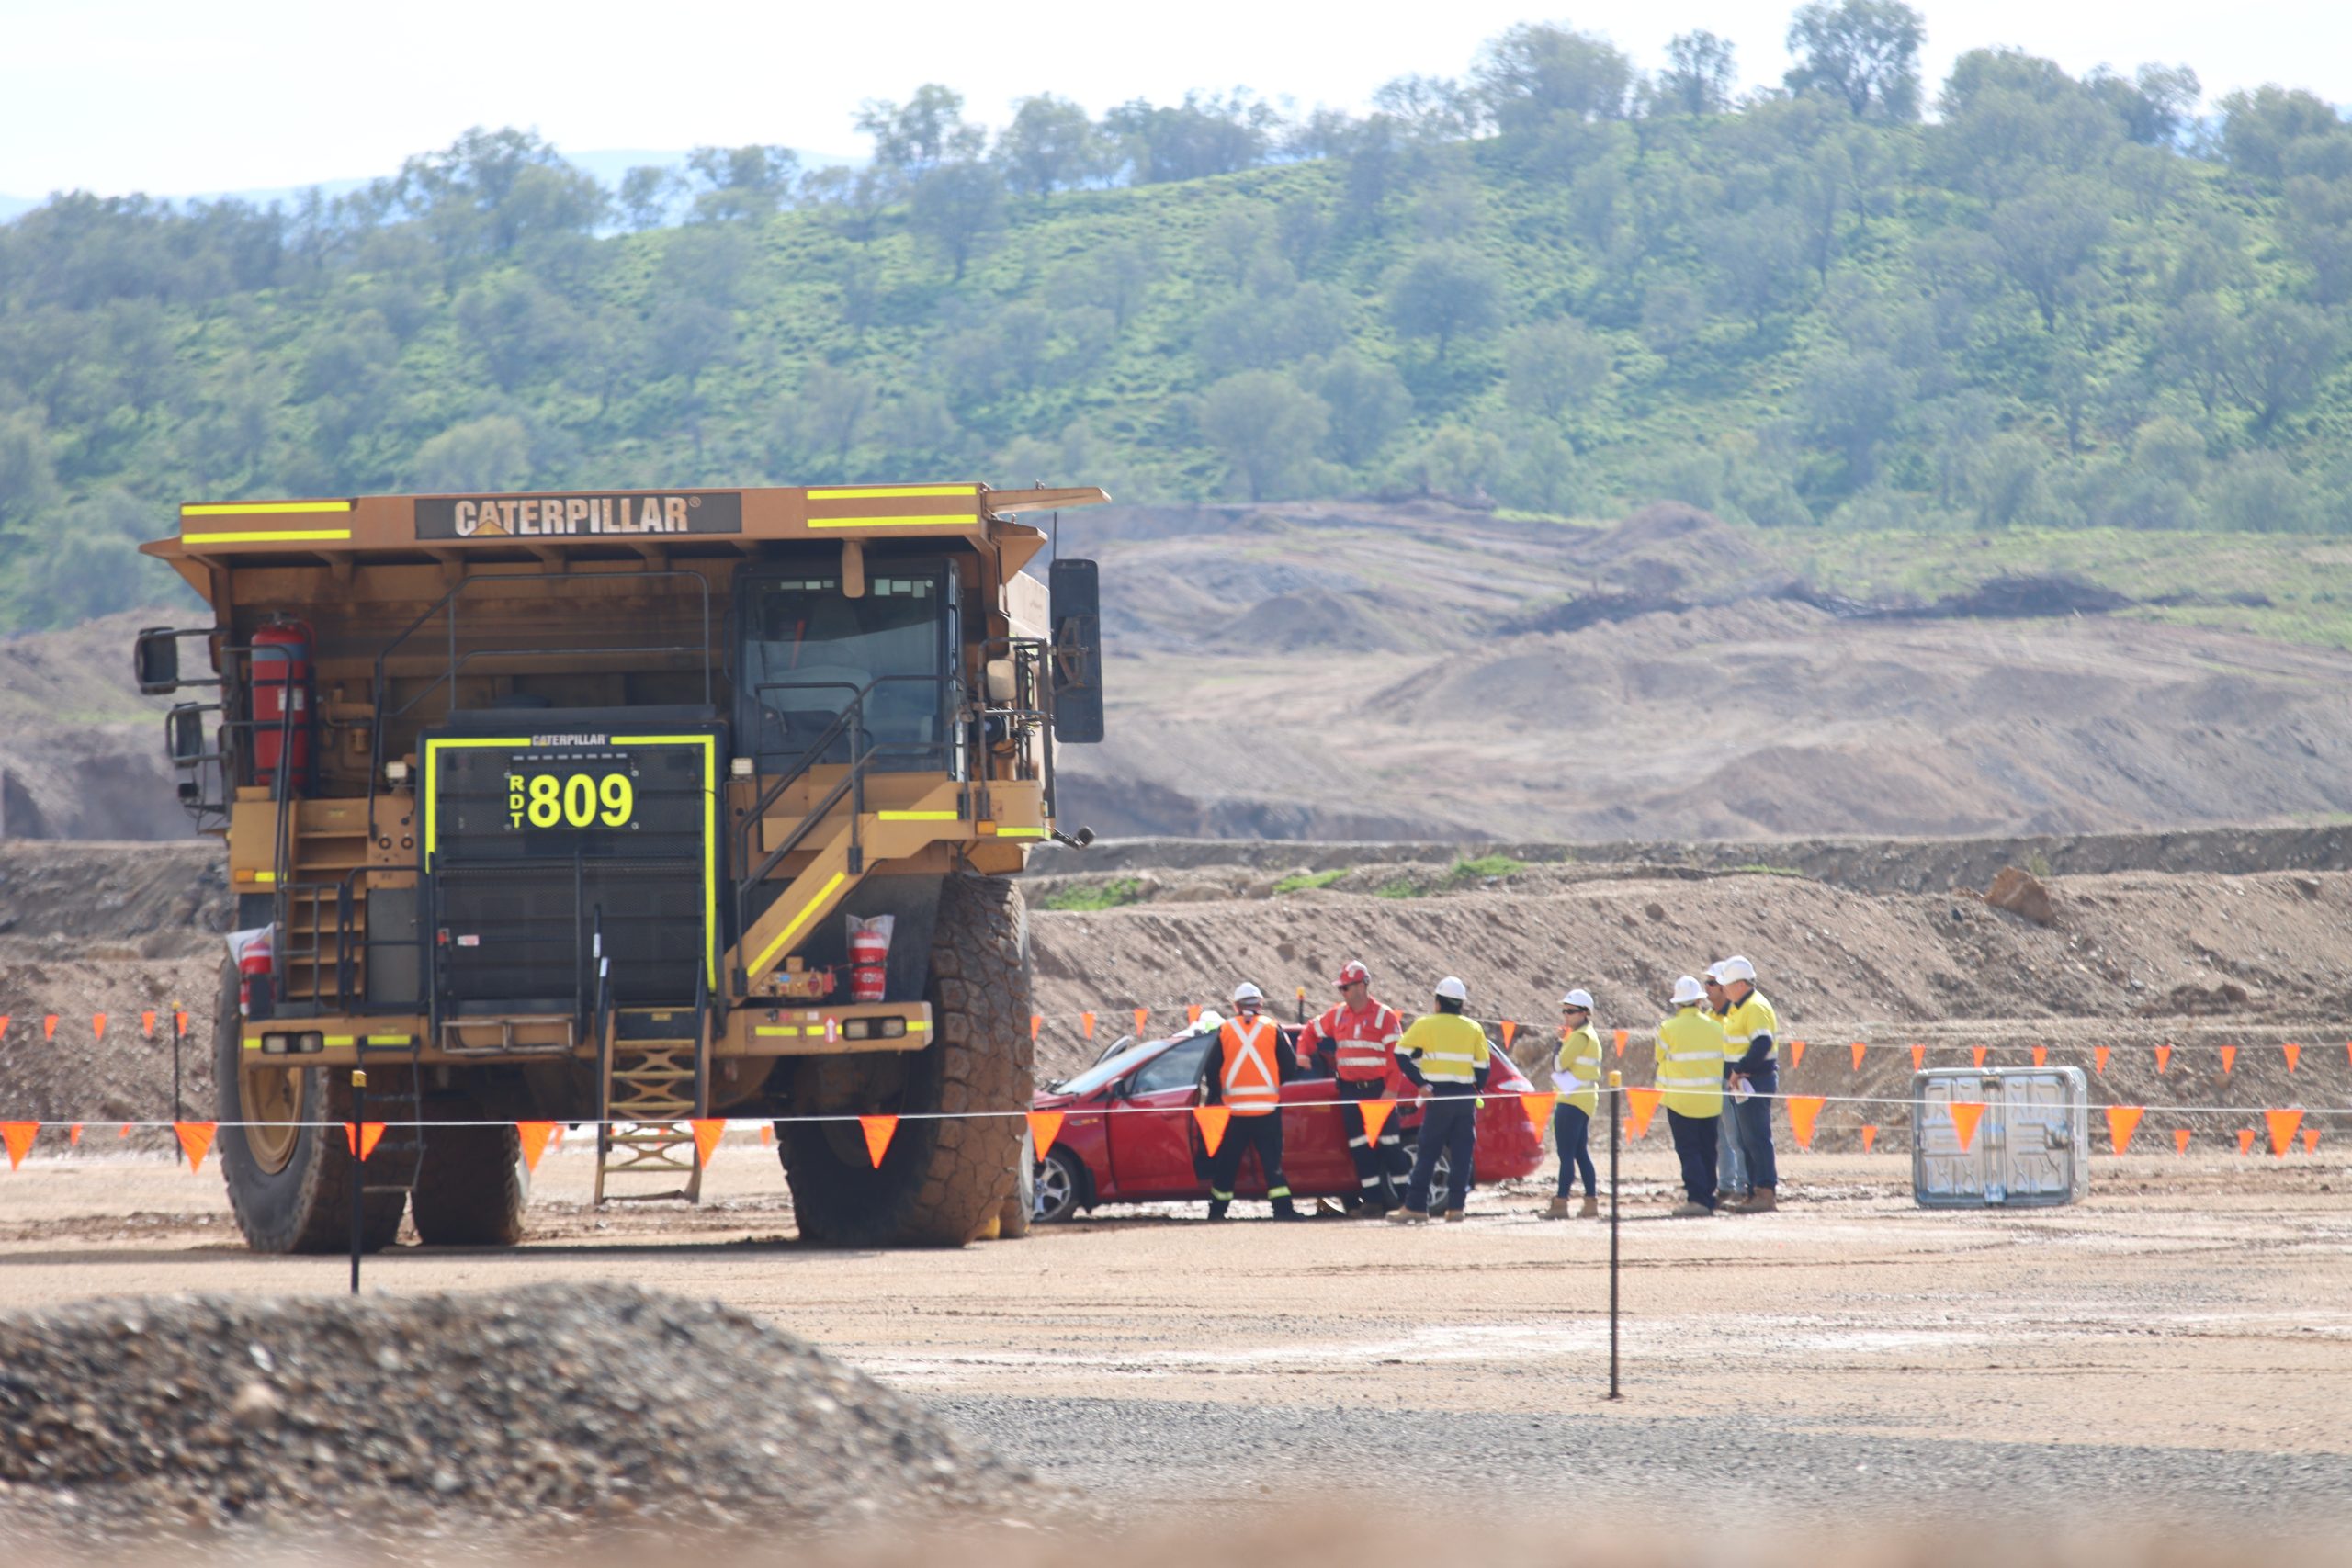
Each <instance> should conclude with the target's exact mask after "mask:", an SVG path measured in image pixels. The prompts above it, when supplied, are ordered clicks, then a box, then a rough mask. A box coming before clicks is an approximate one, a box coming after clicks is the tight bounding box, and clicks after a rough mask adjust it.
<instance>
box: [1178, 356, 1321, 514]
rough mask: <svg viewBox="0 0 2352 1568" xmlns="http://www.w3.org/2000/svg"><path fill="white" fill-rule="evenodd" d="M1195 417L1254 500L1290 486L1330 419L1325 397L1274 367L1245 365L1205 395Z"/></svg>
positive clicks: (1301, 469) (1264, 498)
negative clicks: (1259, 368) (1265, 368)
mask: <svg viewBox="0 0 2352 1568" xmlns="http://www.w3.org/2000/svg"><path fill="white" fill-rule="evenodd" d="M1194 418H1195V420H1196V422H1197V423H1198V424H1199V425H1200V430H1201V434H1202V435H1203V436H1204V437H1206V438H1207V441H1208V443H1209V445H1210V446H1212V447H1214V448H1215V449H1216V453H1217V455H1218V456H1219V457H1223V458H1224V459H1225V463H1226V467H1227V470H1228V471H1229V472H1230V474H1231V476H1232V477H1233V478H1234V479H1238V480H1239V481H1241V483H1242V485H1243V487H1244V488H1245V489H1246V490H1247V491H1249V495H1250V500H1252V501H1264V500H1266V499H1267V498H1268V497H1270V496H1273V495H1277V494H1281V493H1284V492H1286V491H1288V490H1289V489H1290V488H1291V486H1292V485H1294V484H1295V483H1296V482H1297V481H1298V479H1299V478H1300V476H1301V475H1302V474H1303V472H1304V471H1305V469H1306V466H1307V465H1308V464H1309V463H1310V462H1311V461H1312V460H1313V458H1314V456H1315V448H1316V447H1317V446H1319V445H1320V444H1321V442H1322V440H1323V435H1324V433H1325V431H1326V430H1327V429H1328V428H1329V423H1330V418H1331V413H1330V410H1329V408H1328V407H1326V406H1325V404H1324V401H1323V400H1322V399H1320V398H1318V397H1317V396H1316V395H1315V394H1314V393H1312V392H1310V391H1307V390H1306V389H1305V388H1303V387H1301V386H1300V385H1299V384H1298V383H1297V382H1295V381H1294V380H1292V379H1291V378H1289V377H1287V376H1284V375H1283V374H1282V373H1281V372H1279V371H1274V370H1244V371H1242V372H1240V373H1239V374H1238V375H1233V376H1228V377H1227V378H1225V379H1224V380H1222V381H1219V382H1217V383H1216V385H1215V386H1213V387H1211V388H1210V389H1208V390H1207V391H1206V392H1204V393H1203V394H1202V395H1201V399H1200V406H1199V408H1198V410H1197V411H1196V412H1195V415H1194Z"/></svg>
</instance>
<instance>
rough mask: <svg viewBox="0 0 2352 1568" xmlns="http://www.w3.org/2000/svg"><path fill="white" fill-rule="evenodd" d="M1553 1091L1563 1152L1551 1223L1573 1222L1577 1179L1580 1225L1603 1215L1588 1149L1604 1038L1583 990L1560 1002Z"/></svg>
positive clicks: (1557, 1140) (1555, 1129)
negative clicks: (1572, 1191)
mask: <svg viewBox="0 0 2352 1568" xmlns="http://www.w3.org/2000/svg"><path fill="white" fill-rule="evenodd" d="M1552 1087H1553V1088H1554V1089H1557V1090H1559V1091H1560V1100H1559V1103H1558V1104H1557V1105H1556V1106H1555V1107H1554V1108H1553V1111H1552V1142H1553V1143H1554V1144H1555V1145H1558V1147H1559V1150H1560V1190H1559V1192H1558V1193H1557V1194H1556V1195H1555V1197H1554V1198H1553V1200H1552V1208H1551V1212H1550V1213H1548V1214H1547V1215H1545V1218H1547V1219H1554V1220H1565V1219H1566V1218H1567V1217H1568V1192H1569V1184H1570V1181H1571V1180H1572V1179H1574V1178H1576V1177H1579V1176H1581V1177H1582V1178H1584V1207H1583V1208H1581V1209H1579V1210H1577V1218H1578V1219H1583V1220H1589V1219H1592V1218H1595V1217H1596V1216H1598V1215H1599V1214H1600V1181H1599V1179H1598V1178H1597V1177H1596V1176H1595V1174H1594V1172H1593V1168H1592V1150H1591V1149H1590V1148H1589V1146H1588V1145H1589V1134H1590V1133H1591V1131H1592V1113H1593V1111H1594V1110H1595V1108H1596V1107H1598V1106H1599V1104H1600V1036H1599V1035H1597V1034H1595V1033H1593V1032H1592V993H1591V992H1590V991H1588V990H1586V989H1584V988H1583V987H1577V989H1575V990H1573V991H1570V992H1569V993H1568V994H1567V995H1566V996H1565V997H1562V998H1560V1049H1559V1050H1558V1051H1557V1052H1556V1053H1555V1054H1554V1055H1553V1057H1552Z"/></svg>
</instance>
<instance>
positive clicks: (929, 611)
mask: <svg viewBox="0 0 2352 1568" xmlns="http://www.w3.org/2000/svg"><path fill="white" fill-rule="evenodd" d="M948 581H949V580H948V576H947V573H946V572H945V571H944V569H942V568H940V567H938V566H924V567H922V568H919V569H915V570H881V571H876V572H874V573H873V574H872V575H870V576H869V577H868V578H867V580H866V584H865V595H864V596H863V597H862V598H857V599H852V598H849V597H847V596H846V595H844V594H843V593H842V590H841V580H840V578H839V577H838V576H837V575H835V574H832V573H829V572H796V573H791V574H788V575H786V576H783V577H776V578H769V579H765V580H763V581H754V582H751V583H747V584H746V585H745V589H746V592H745V600H746V604H745V607H744V612H743V616H742V620H743V627H744V649H743V657H742V660H741V671H742V684H741V704H742V708H743V711H742V712H741V714H740V715H739V725H740V727H741V728H740V731H739V732H740V733H741V734H742V735H745V736H750V737H753V738H755V739H754V745H755V748H756V750H757V751H758V753H759V756H760V759H761V766H762V769H763V771H770V770H774V769H777V768H781V767H786V766H790V765H791V764H793V763H795V762H797V761H800V760H801V759H802V758H803V757H805V756H806V755H807V754H808V753H809V750H811V749H812V748H814V747H815V746H816V745H817V743H818V742H819V741H820V739H824V737H825V734H826V731H827V730H828V729H829V728H831V725H832V724H833V722H834V720H835V719H837V718H839V717H840V716H841V715H842V711H843V710H844V709H845V708H847V707H849V706H850V705H851V704H852V703H853V702H854V701H856V700H858V699H859V698H860V696H861V695H862V696H863V699H864V701H863V708H862V712H861V715H860V722H861V724H862V727H863V732H864V736H865V742H866V744H868V745H870V746H874V747H878V748H880V749H881V752H880V755H878V756H876V759H875V765H876V766H879V767H883V768H930V767H937V766H939V765H940V762H939V759H940V757H941V755H942V754H943V750H944V741H945V735H944V722H945V721H944V715H945V711H946V706H947V704H946V689H945V678H946V676H947V674H948V659H947V637H948V593H949V589H948ZM849 753H850V738H849V735H848V734H847V733H846V731H844V733H842V734H841V735H838V736H835V737H834V738H833V739H831V741H830V742H828V743H827V744H826V746H825V748H824V755H823V756H822V757H821V758H820V761H840V762H846V761H848V760H849Z"/></svg>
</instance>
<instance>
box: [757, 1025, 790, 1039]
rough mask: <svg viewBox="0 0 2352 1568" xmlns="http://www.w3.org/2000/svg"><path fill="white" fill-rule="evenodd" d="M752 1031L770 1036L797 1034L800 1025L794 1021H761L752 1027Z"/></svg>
mask: <svg viewBox="0 0 2352 1568" xmlns="http://www.w3.org/2000/svg"><path fill="white" fill-rule="evenodd" d="M799 1032H800V1026H799V1025H798V1024H794V1023H763V1024H761V1025H759V1026H758V1027H757V1028H755V1029H753V1030H752V1033H754V1034H764V1035H767V1036H769V1037H771V1038H780V1037H782V1036H785V1035H793V1036H797V1035H798V1034H799Z"/></svg>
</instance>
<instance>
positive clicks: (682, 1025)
mask: <svg viewBox="0 0 2352 1568" xmlns="http://www.w3.org/2000/svg"><path fill="white" fill-rule="evenodd" d="M709 1016H710V1015H709V1013H708V1012H707V1010H701V1009H697V1008H694V1007H673V1008H644V1007H637V1008H619V1009H616V1010H614V1011H613V1013H612V1014H611V1015H610V1022H609V1023H608V1024H607V1025H606V1030H605V1039H604V1041H603V1042H602V1043H603V1047H604V1050H603V1055H604V1075H605V1085H604V1111H605V1121H604V1124H603V1125H601V1126H599V1127H598V1128H597V1129H596V1192H595V1200H594V1201H595V1202H596V1203H598V1204H604V1203H620V1202H650V1201H655V1200H659V1199H672V1198H683V1199H684V1200H685V1201H687V1202H689V1203H698V1202H700V1201H702V1166H701V1164H700V1162H699V1161H698V1160H696V1158H695V1130H694V1125H693V1119H694V1118H695V1116H698V1115H700V1114H701V1112H702V1110H703V1106H702V1100H703V1085H704V1083H705V1082H706V1081H707V1075H706V1074H705V1073H704V1072H703V1070H702V1064H703V1063H704V1061H705V1060H706V1059H707V1043H708V1041H709V1037H710V1029H709V1024H708V1019H709ZM616 1177H618V1178H624V1179H632V1180H634V1179H642V1178H647V1177H656V1178H662V1179H668V1178H673V1177H676V1178H683V1179H684V1181H683V1185H678V1186H674V1187H673V1186H667V1185H665V1186H664V1187H663V1188H662V1190H656V1191H638V1192H616V1191H613V1190H610V1186H611V1183H612V1181H613V1179H615V1178H616Z"/></svg>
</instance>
